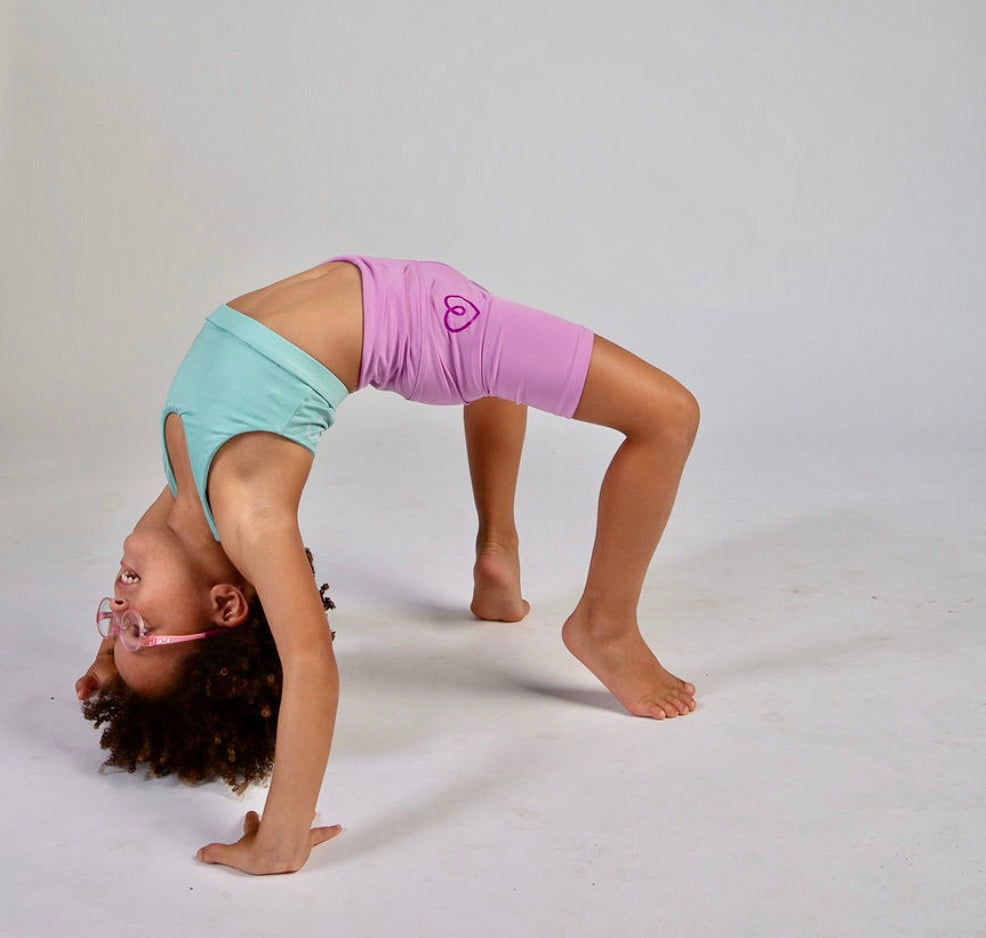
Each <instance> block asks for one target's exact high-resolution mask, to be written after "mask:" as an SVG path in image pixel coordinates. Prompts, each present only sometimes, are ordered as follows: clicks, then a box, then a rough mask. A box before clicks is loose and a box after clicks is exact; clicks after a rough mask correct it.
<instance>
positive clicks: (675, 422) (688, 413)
mask: <svg viewBox="0 0 986 938" xmlns="http://www.w3.org/2000/svg"><path fill="white" fill-rule="evenodd" d="M700 417H701V411H700V409H699V405H698V401H697V400H696V398H695V395H694V394H692V392H691V391H689V390H688V388H686V387H685V386H684V385H682V384H679V383H678V382H677V381H674V382H672V383H671V384H670V386H667V385H665V386H664V387H662V388H660V389H659V390H655V393H654V394H653V395H652V397H651V404H650V406H649V407H648V409H647V419H646V433H647V435H648V436H649V437H651V439H653V440H655V441H658V442H660V443H661V444H663V445H664V446H673V447H674V448H675V449H680V450H682V451H683V453H685V454H687V453H688V451H689V450H690V449H691V448H692V444H693V443H694V442H695V436H696V434H697V433H698V424H699V419H700Z"/></svg>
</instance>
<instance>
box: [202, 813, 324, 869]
mask: <svg viewBox="0 0 986 938" xmlns="http://www.w3.org/2000/svg"><path fill="white" fill-rule="evenodd" d="M259 830H260V816H259V815H258V814H257V812H256V811H248V812H247V816H246V817H245V818H244V819H243V836H242V837H241V838H240V839H239V840H238V841H237V842H236V843H235V844H208V845H207V846H205V847H202V849H201V850H199V852H198V853H197V854H195V859H196V860H198V861H200V862H201V863H215V864H219V865H221V866H229V867H232V868H233V869H236V870H242V871H243V872H244V873H252V874H254V875H258V876H262V875H267V874H272V873H294V872H296V871H297V870H300V869H301V868H302V867H303V866H304V865H305V861H307V859H308V856H309V854H310V853H311V851H312V847H315V846H317V845H318V844H321V843H325V841H327V840H331V839H332V838H333V837H338V836H339V834H341V833H342V826H341V825H339V824H333V825H331V826H329V827H313V828H312V829H311V831H310V832H309V839H308V841H307V843H305V844H303V845H302V847H301V849H299V850H294V851H291V853H290V855H289V854H288V853H286V852H282V851H275V850H272V849H270V848H268V847H264V846H262V845H261V844H260V843H259V839H258V837H257V834H258V831H259Z"/></svg>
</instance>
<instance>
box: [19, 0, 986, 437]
mask: <svg viewBox="0 0 986 938" xmlns="http://www.w3.org/2000/svg"><path fill="white" fill-rule="evenodd" d="M4 9H5V11H6V12H5V19H6V24H7V28H5V29H4V30H3V34H4V36H5V39H4V40H3V42H4V47H5V49H4V55H3V61H4V66H5V74H4V85H5V87H6V90H7V93H6V95H5V96H4V97H5V104H4V115H3V126H4V134H3V136H4V157H3V158H4V164H3V187H4V196H3V197H4V204H3V217H4V225H3V238H4V243H3V245H2V247H3V250H2V257H3V265H4V271H5V273H4V277H3V284H4V286H3V294H4V295H3V334H2V342H3V347H4V348H5V349H6V350H7V351H8V355H7V366H6V367H5V368H4V369H3V371H2V374H0V382H2V383H0V393H2V400H3V408H2V410H3V421H4V424H3V430H4V438H5V439H10V438H11V435H13V434H17V438H18V439H21V440H23V439H24V437H23V434H24V433H25V432H27V433H33V434H40V435H41V436H42V437H43V438H44V439H48V438H50V435H51V434H52V433H53V432H57V433H58V434H59V435H62V434H68V435H70V436H73V437H76V436H80V435H84V434H85V432H86V431H87V430H90V429H91V428H94V427H99V428H101V429H104V428H112V427H115V426H116V425H118V424H119V423H120V422H121V421H127V422H133V421H139V423H140V426H141V427H142V428H146V429H142V430H141V431H140V433H141V434H143V435H146V434H149V433H150V432H151V431H152V430H153V428H152V427H150V426H149V425H150V424H152V423H153V420H152V419H151V418H152V417H153V415H154V413H155V411H156V409H157V408H158V407H159V405H160V401H161V400H162V397H163V394H164V391H165V390H166V387H167V384H168V382H169V380H170V377H171V374H172V372H173V370H174V368H175V366H176V363H177V360H178V358H179V356H180V355H181V353H182V352H183V351H184V348H185V347H186V345H187V343H188V341H189V339H190V337H191V336H192V335H193V334H194V332H195V331H196V329H197V328H198V325H199V323H200V322H201V320H202V318H203V317H204V316H205V315H207V314H208V312H210V311H211V310H212V308H213V307H214V306H215V305H218V303H220V302H222V301H223V300H225V299H228V298H230V297H231V296H233V295H237V294H239V293H241V292H244V291H246V290H247V289H250V288H252V287H254V286H259V285H262V284H264V283H267V282H270V281H272V280H275V279H278V278H280V277H282V276H286V275H288V274H290V273H293V272H295V271H296V270H300V269H302V268H304V267H305V266H307V265H310V264H314V263H317V262H318V261H320V260H322V259H323V258H324V257H328V256H330V255H331V254H336V253H344V252H354V253H367V254H382V255H392V256H402V257H403V256H408V257H421V258H436V259H441V260H445V261H447V262H449V263H452V264H454V265H456V266H458V267H460V268H461V269H463V270H464V271H465V272H466V273H468V274H470V275H471V276H473V277H474V279H477V280H479V281H480V282H482V283H484V284H486V285H488V286H491V287H492V288H493V289H495V290H496V291H497V292H500V293H501V294H503V295H506V296H509V297H512V298H516V299H518V300H522V301H525V302H528V303H530V304H533V305H541V306H545V307H548V308H550V309H552V310H554V311H557V312H559V313H561V314H563V315H565V316H566V317H567V318H571V319H575V320H578V321H581V322H584V323H586V324H587V325H589V326H590V327H591V328H593V329H594V330H596V331H598V332H600V333H601V334H604V335H607V336H609V337H611V338H613V339H614V340H616V341H620V342H623V343H625V344H627V345H629V346H631V347H632V348H633V349H635V350H638V351H639V352H640V353H641V354H643V355H644V356H645V357H647V358H649V359H650V360H652V361H654V362H655V363H656V364H658V365H661V366H663V367H665V368H667V369H668V370H670V371H672V373H674V374H676V375H678V376H679V377H680V378H681V379H682V380H684V381H685V383H686V384H688V385H690V386H692V387H694V389H695V391H696V393H697V395H698V396H699V398H700V399H701V401H702V403H703V405H704V409H705V413H706V421H707V430H708V431H709V432H707V434H706V435H707V436H709V437H711V436H713V435H716V436H721V435H722V434H729V435H731V436H733V437H736V438H739V439H741V440H743V441H753V440H756V441H757V442H758V443H763V444H766V445H771V444H772V443H774V442H775V441H778V440H786V441H789V442H792V443H793V444H795V445H801V444H802V443H805V442H819V441H825V443H827V444H832V445H836V446H844V445H847V444H860V443H862V444H864V445H875V446H879V447H886V446H894V447H896V446H903V447H905V448H911V447H912V446H913V445H914V444H915V442H919V445H927V446H938V445H946V446H957V447H967V446H970V445H975V446H978V444H979V442H981V441H982V439H983V427H984V425H983V420H984V408H982V407H980V406H978V405H979V401H980V400H981V399H982V397H983V391H984V385H983V380H984V379H983V374H984V369H982V368H980V367H978V365H979V360H980V358H981V355H982V351H983V346H984V341H983V339H984V332H983V330H984V317H983V308H984V298H986V265H984V264H983V263H982V257H983V250H984V245H986V211H984V209H986V181H984V174H983V171H982V167H983V166H984V165H986V133H984V121H986V116H984V106H983V87H984V80H986V76H984V72H986V65H984V64H983V63H984V56H983V55H982V50H983V47H982V43H981V40H982V38H983V35H984V25H986V7H984V5H983V4H981V3H975V2H944V3H934V4H933V3H927V2H909V0H904V2H899V0H898V2H886V3H879V2H861V3H840V2H832V3H821V2H807V3H805V2H793V3H792V2H777V3H730V2H719V3H710V2H695V3H687V4H685V3H662V2H653V0H647V2H626V0H618V2H614V3H586V2H574V3H573V2H545V0H541V2H518V0H507V2H503V3H495V4H494V3H490V4H480V3H475V2H464V3H452V2H447V0H430V2H420V3H399V2H381V0H369V2H361V3H325V2H321V3H319V2H310V3H288V4H277V3H273V2H271V3H253V4H245V3H235V2H210V3H192V2H177V3H167V4H158V5H154V7H153V8H152V7H151V6H150V5H137V4H133V3H129V2H98V3H87V4H75V3H53V2H44V0H42V2H34V3H13V4H11V3H9V2H8V3H7V4H5V6H4ZM13 349H16V354H13V355H10V354H9V352H10V350H13ZM123 389H125V390H123ZM426 419H427V418H426ZM144 443H145V440H144V439H143V436H142V437H141V440H140V444H141V445H142V446H143V445H144Z"/></svg>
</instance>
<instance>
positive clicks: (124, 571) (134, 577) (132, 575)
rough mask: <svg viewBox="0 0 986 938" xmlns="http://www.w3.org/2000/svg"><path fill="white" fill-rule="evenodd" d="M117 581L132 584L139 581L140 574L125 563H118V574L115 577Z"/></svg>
mask: <svg viewBox="0 0 986 938" xmlns="http://www.w3.org/2000/svg"><path fill="white" fill-rule="evenodd" d="M116 581H117V583H120V584H121V585H122V586H134V585H135V584H137V583H139V582H140V575H139V574H138V573H137V571H136V570H134V569H133V568H132V567H128V566H127V565H126V564H125V563H121V564H120V575H119V576H118V577H117V578H116Z"/></svg>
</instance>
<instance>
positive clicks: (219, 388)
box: [161, 305, 349, 541]
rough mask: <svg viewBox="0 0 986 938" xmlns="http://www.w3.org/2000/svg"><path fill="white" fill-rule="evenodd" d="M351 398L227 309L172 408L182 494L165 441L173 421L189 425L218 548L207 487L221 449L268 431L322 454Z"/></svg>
mask: <svg viewBox="0 0 986 938" xmlns="http://www.w3.org/2000/svg"><path fill="white" fill-rule="evenodd" d="M348 393H349V392H348V390H347V389H346V386H345V385H344V384H343V383H342V382H341V381H340V380H339V379H338V378H337V377H336V376H335V375H334V374H332V372H331V371H329V370H328V369H327V368H326V367H325V366H324V365H322V364H321V363H320V362H318V361H316V360H315V359H314V358H312V357H311V356H310V355H309V354H308V353H307V352H304V351H302V350H301V349H300V348H298V346H296V345H294V344H293V343H291V342H289V341H288V340H287V339H285V338H284V337H283V336H280V335H278V334H277V333H276V332H274V331H272V330H271V329H268V328H267V327H266V326H264V325H262V324H261V323H259V322H257V320H255V319H251V318H250V317H249V316H246V315H244V314H243V313H240V312H237V311H236V310H235V309H232V308H231V307H229V306H225V305H223V306H220V307H219V309H217V310H216V311H215V312H214V313H213V314H212V315H211V316H209V318H208V319H207V320H206V321H205V325H204V326H203V327H202V331H201V332H200V333H199V334H198V336H197V338H196V339H195V341H194V342H193V343H192V346H191V348H189V350H188V353H187V354H186V355H185V358H184V360H183V361H182V363H181V365H180V366H179V368H178V372H177V374H176V375H175V378H174V381H173V382H172V384H171V389H170V390H169V391H168V396H167V399H166V401H165V405H164V412H163V414H162V417H161V435H162V445H163V450H164V472H165V475H166V476H167V479H168V485H169V486H170V488H171V491H172V492H177V484H176V482H175V474H174V470H173V469H172V467H171V460H170V459H169V458H168V449H167V444H166V442H165V441H164V422H165V420H166V419H167V417H168V415H169V414H177V415H178V416H179V417H181V419H182V424H183V425H184V428H185V440H186V443H187V445H188V455H189V459H190V461H191V464H192V476H193V478H194V480H195V487H196V489H197V491H198V495H199V500H200V501H201V502H202V509H203V511H204V512H205V517H206V521H208V522H209V528H210V529H211V530H212V535H213V537H214V538H215V539H216V540H217V541H218V540H219V531H218V530H217V529H216V521H215V519H214V518H213V517H212V510H211V508H210V507H209V498H208V492H207V486H208V482H209V468H210V467H211V465H212V460H213V459H214V458H215V455H216V453H217V452H218V451H219V448H220V447H221V446H222V445H223V444H224V443H226V442H227V441H228V440H231V439H232V438H233V437H235V436H239V435H240V434H242V433H255V432H257V431H263V432H267V433H274V434H277V435H278V436H282V437H285V438H286V439H289V440H292V441H293V442H295V443H297V444H299V445H300V446H304V447H305V449H307V450H309V451H310V452H311V453H312V454H314V453H315V448H316V446H317V445H318V441H319V440H320V439H321V438H322V434H323V433H324V432H325V431H326V430H327V429H328V428H329V427H330V426H332V424H333V423H334V422H335V412H336V408H337V407H338V406H339V404H340V403H341V402H342V400H343V398H345V397H346V395H347V394H348Z"/></svg>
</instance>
